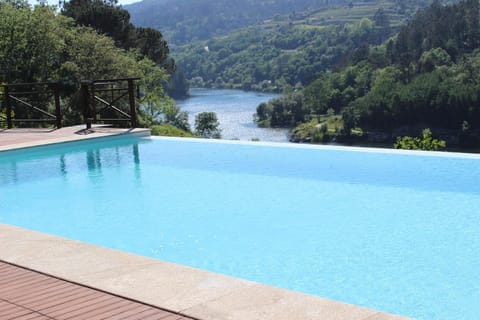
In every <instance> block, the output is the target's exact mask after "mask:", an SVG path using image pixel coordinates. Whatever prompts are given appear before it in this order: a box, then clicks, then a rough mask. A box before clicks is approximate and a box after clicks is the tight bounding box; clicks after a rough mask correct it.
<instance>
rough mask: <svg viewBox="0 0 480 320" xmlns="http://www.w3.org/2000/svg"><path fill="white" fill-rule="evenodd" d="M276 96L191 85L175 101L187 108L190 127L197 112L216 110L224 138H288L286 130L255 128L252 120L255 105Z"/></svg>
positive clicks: (270, 139)
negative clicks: (186, 96) (184, 96)
mask: <svg viewBox="0 0 480 320" xmlns="http://www.w3.org/2000/svg"><path fill="white" fill-rule="evenodd" d="M278 96H279V95H278V94H273V93H259V92H248V91H241V90H227V89H199V88H193V89H190V98H188V99H185V100H176V102H177V104H178V105H179V106H180V107H181V108H182V110H185V111H187V112H188V114H189V119H190V125H191V126H192V128H193V127H194V124H195V116H196V115H197V114H198V113H200V112H205V111H211V112H215V113H216V114H217V117H218V121H219V122H220V128H221V129H222V138H223V139H240V140H251V139H259V140H261V141H276V142H285V141H288V137H287V133H288V130H286V129H271V128H258V127H257V125H256V124H255V123H254V122H253V114H254V113H255V111H256V108H257V106H258V105H259V104H260V103H262V102H267V101H268V100H270V99H273V98H276V97H278Z"/></svg>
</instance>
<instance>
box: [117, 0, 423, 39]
mask: <svg viewBox="0 0 480 320" xmlns="http://www.w3.org/2000/svg"><path fill="white" fill-rule="evenodd" d="M431 2H432V1H431V0H143V1H141V2H138V3H134V4H131V5H126V6H124V8H125V9H127V10H128V11H129V12H130V15H131V17H132V22H133V23H134V24H135V25H137V26H142V27H152V28H155V29H158V30H161V31H162V33H163V34H164V35H165V37H166V39H167V40H168V41H169V43H170V44H173V45H178V44H185V43H188V42H190V41H193V40H206V39H209V38H211V37H213V36H219V35H226V34H228V33H229V32H230V31H232V30H237V29H240V28H244V27H247V26H251V25H255V24H259V23H260V24H263V23H266V24H267V25H268V24H269V22H274V23H276V22H277V21H279V20H284V19H285V18H288V19H289V20H290V21H292V22H293V23H302V24H304V23H305V24H311V25H329V24H342V23H349V22H354V21H357V20H359V19H361V18H362V17H372V16H373V15H374V13H375V12H376V11H377V10H378V9H379V8H380V7H383V8H384V9H385V10H386V13H387V14H388V15H389V17H390V18H391V19H392V25H393V26H398V25H399V24H401V23H403V22H404V19H405V18H406V17H409V16H411V15H412V14H413V13H415V12H416V10H417V9H418V8H421V7H424V6H425V5H428V4H429V3H431Z"/></svg>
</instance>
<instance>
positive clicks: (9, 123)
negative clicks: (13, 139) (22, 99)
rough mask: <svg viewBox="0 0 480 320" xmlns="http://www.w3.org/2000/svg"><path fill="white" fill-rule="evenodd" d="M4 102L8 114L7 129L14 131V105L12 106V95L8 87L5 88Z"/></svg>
mask: <svg viewBox="0 0 480 320" xmlns="http://www.w3.org/2000/svg"><path fill="white" fill-rule="evenodd" d="M3 88H4V89H3V101H4V103H5V110H6V112H7V128H8V129H12V127H13V124H12V105H11V104H10V95H9V92H8V85H6V86H5V87H3Z"/></svg>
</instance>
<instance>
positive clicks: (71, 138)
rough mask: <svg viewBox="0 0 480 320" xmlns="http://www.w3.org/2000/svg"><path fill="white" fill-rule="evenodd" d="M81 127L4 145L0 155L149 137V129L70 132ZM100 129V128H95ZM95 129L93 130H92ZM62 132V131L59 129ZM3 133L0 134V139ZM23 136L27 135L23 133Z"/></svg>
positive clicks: (0, 146) (1, 147)
mask: <svg viewBox="0 0 480 320" xmlns="http://www.w3.org/2000/svg"><path fill="white" fill-rule="evenodd" d="M82 128H83V127H81V126H74V127H68V128H63V129H65V130H69V131H68V132H66V133H65V134H64V135H61V136H60V135H59V136H54V137H47V138H45V139H37V140H32V141H25V142H20V143H12V144H5V145H0V154H1V153H2V152H8V151H13V150H21V149H27V148H33V147H43V146H49V145H56V144H64V143H71V142H79V141H87V140H93V141H100V140H102V139H105V138H113V137H150V132H151V131H150V129H145V128H132V129H118V130H117V131H113V132H112V131H105V132H102V131H101V130H97V131H91V132H90V133H89V134H77V132H78V131H77V132H75V131H72V130H81V129H82ZM97 128H101V127H97ZM94 129H95V128H94ZM60 130H62V129H60ZM2 134H3V133H1V132H0V138H1V135H2ZM23 134H24V135H26V134H28V133H23ZM45 134H48V133H45Z"/></svg>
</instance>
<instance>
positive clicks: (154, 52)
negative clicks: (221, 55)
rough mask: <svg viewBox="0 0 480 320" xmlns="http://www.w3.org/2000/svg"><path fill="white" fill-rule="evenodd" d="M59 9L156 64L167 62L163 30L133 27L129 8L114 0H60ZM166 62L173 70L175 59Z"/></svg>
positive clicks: (167, 49) (79, 22) (171, 70)
mask: <svg viewBox="0 0 480 320" xmlns="http://www.w3.org/2000/svg"><path fill="white" fill-rule="evenodd" d="M61 12H62V14H63V15H65V16H67V17H71V18H73V19H74V20H75V22H76V23H77V24H79V25H81V26H86V27H91V28H93V29H95V30H96V31H97V32H98V33H100V34H105V35H107V36H109V37H111V38H112V39H113V40H114V41H115V45H116V46H118V47H120V48H123V49H131V48H137V49H138V50H139V51H140V53H141V54H143V55H144V56H146V57H148V58H149V59H151V60H153V61H154V62H156V63H158V64H163V63H166V62H167V57H168V54H169V51H170V50H169V48H168V45H167V42H166V41H165V40H164V39H163V35H162V33H161V32H160V31H158V30H155V29H152V28H136V27H135V26H134V25H133V24H132V23H131V22H130V14H129V13H128V11H127V10H125V9H123V8H122V7H121V6H119V5H118V4H117V0H70V1H68V2H65V1H63V5H62V10H61ZM169 63H170V65H169V68H170V70H169V71H170V73H173V72H174V71H175V67H174V63H173V64H172V61H170V62H169Z"/></svg>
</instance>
